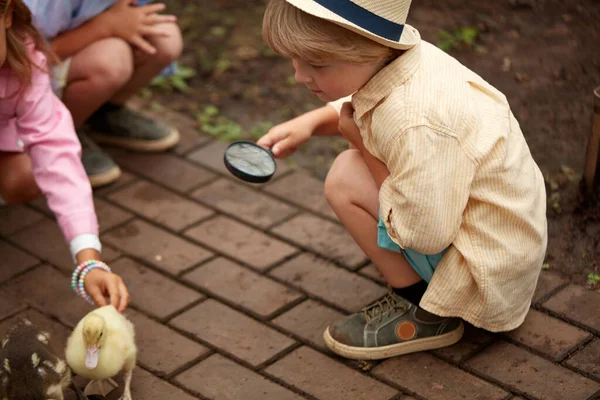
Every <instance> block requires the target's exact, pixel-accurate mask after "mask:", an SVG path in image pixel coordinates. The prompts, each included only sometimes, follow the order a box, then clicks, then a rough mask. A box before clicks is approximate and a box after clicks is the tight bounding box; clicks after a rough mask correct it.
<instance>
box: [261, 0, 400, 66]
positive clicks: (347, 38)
mask: <svg viewBox="0 0 600 400" xmlns="http://www.w3.org/2000/svg"><path fill="white" fill-rule="evenodd" d="M263 37H264V39H265V41H266V42H267V44H268V45H269V47H270V48H271V49H273V51H275V52H277V53H279V54H281V55H282V56H285V57H289V58H296V59H300V60H303V61H308V62H313V63H318V62H320V61H326V60H335V61H341V62H348V63H352V64H370V63H373V62H377V61H381V60H385V61H386V62H390V61H392V60H393V59H395V58H396V57H398V56H399V55H400V54H402V51H401V50H396V49H393V48H391V47H387V46H384V45H382V44H379V43H377V42H375V41H373V40H370V39H368V38H366V37H364V36H362V35H359V34H358V33H355V32H353V31H351V30H349V29H346V28H343V27H341V26H339V25H336V24H334V23H333V22H330V21H327V20H324V19H321V18H317V17H315V16H313V15H310V14H308V13H306V12H304V11H302V10H300V9H299V8H296V7H294V6H293V5H291V4H289V3H288V2H286V0H271V1H270V2H269V4H268V5H267V9H266V11H265V15H264V19H263Z"/></svg>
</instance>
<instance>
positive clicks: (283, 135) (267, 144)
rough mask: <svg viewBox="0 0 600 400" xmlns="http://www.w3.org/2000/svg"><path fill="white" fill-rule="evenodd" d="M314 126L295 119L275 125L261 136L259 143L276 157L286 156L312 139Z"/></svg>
mask: <svg viewBox="0 0 600 400" xmlns="http://www.w3.org/2000/svg"><path fill="white" fill-rule="evenodd" d="M312 133H313V127H312V126H309V125H307V124H304V123H301V122H299V121H298V119H293V120H290V121H287V122H284V123H282V124H279V125H277V126H274V127H273V128H271V130H269V132H267V133H266V134H265V135H264V136H263V137H261V138H260V139H259V140H258V142H257V144H258V145H259V146H262V147H264V148H266V149H271V152H272V153H273V155H274V156H275V157H276V158H285V157H288V156H289V155H291V154H293V153H294V152H295V151H296V149H297V148H298V147H300V146H301V145H303V144H304V143H306V142H307V141H308V139H310V137H311V136H312Z"/></svg>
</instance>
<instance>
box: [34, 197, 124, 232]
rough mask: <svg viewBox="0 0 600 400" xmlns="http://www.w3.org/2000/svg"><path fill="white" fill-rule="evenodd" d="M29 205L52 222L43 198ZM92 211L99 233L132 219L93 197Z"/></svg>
mask: <svg viewBox="0 0 600 400" xmlns="http://www.w3.org/2000/svg"><path fill="white" fill-rule="evenodd" d="M31 205H32V206H34V207H35V208H37V209H38V210H40V211H41V212H43V213H45V214H46V215H47V216H48V217H50V218H51V219H53V220H54V214H53V213H52V211H51V210H50V208H49V207H48V204H47V203H46V200H45V199H44V198H43V197H39V198H37V199H36V200H34V201H33V202H32V203H31ZM94 209H95V211H96V216H97V218H98V225H99V226H98V228H99V230H100V232H104V231H106V230H109V229H112V228H114V227H115V226H117V225H120V224H122V223H123V222H125V221H127V220H128V219H131V218H132V217H133V215H132V214H131V213H129V212H127V211H123V210H121V209H120V208H118V207H115V206H113V205H112V204H109V203H107V202H106V201H105V200H102V199H100V198H98V197H94Z"/></svg>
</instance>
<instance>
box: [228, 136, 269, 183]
mask: <svg viewBox="0 0 600 400" xmlns="http://www.w3.org/2000/svg"><path fill="white" fill-rule="evenodd" d="M223 160H224V161H225V166H226V167H227V169H228V170H229V172H231V173H232V174H233V175H234V176H236V177H238V178H239V179H241V180H243V181H246V182H250V183H265V182H268V181H269V180H270V179H271V178H272V177H273V175H274V174H275V171H276V170H277V164H275V158H274V157H273V154H272V153H271V151H269V150H267V149H264V148H262V147H260V146H259V145H257V144H256V143H254V142H249V141H245V140H241V141H238V142H234V143H231V144H230V145H229V146H227V149H225V155H224V157H223Z"/></svg>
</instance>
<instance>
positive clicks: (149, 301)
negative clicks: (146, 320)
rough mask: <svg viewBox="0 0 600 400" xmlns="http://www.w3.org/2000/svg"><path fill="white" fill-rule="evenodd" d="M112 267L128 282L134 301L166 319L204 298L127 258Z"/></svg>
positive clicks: (148, 311) (144, 308)
mask: <svg viewBox="0 0 600 400" xmlns="http://www.w3.org/2000/svg"><path fill="white" fill-rule="evenodd" d="M111 268H112V270H113V271H114V272H115V273H117V274H119V275H121V277H122V278H123V280H124V281H125V284H126V285H127V289H128V290H129V294H130V295H131V302H132V304H134V305H135V306H136V307H137V308H139V309H141V310H143V311H145V312H147V313H149V314H152V315H154V316H156V317H157V318H166V317H167V316H169V315H171V314H173V313H174V312H176V311H178V310H180V309H181V308H183V307H185V306H187V305H188V304H190V303H193V302H195V301H198V300H200V299H202V298H203V297H204V296H202V295H201V294H200V293H198V292H196V291H194V290H192V289H189V288H187V287H185V286H183V285H181V284H179V283H177V282H175V281H174V280H171V279H169V278H167V277H166V276H164V275H161V274H159V273H157V272H154V271H152V270H151V269H149V268H147V267H144V266H142V265H140V264H138V263H137V262H135V261H133V260H130V259H127V258H122V259H120V260H119V261H117V262H116V263H113V264H112V265H111Z"/></svg>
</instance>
